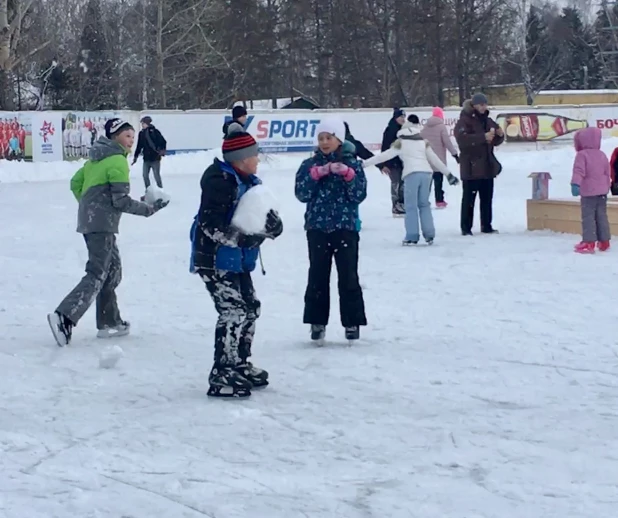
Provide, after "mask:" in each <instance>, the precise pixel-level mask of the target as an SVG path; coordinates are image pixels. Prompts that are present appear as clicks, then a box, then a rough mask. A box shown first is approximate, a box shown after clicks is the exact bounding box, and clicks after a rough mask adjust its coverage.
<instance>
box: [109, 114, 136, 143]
mask: <svg viewBox="0 0 618 518" xmlns="http://www.w3.org/2000/svg"><path fill="white" fill-rule="evenodd" d="M129 129H131V130H132V129H133V126H131V124H129V123H128V122H127V121H125V120H123V119H118V118H116V119H110V120H108V121H107V122H106V123H105V136H106V137H107V138H109V139H111V138H112V137H113V136H114V135H117V134H118V133H120V132H121V131H124V130H129Z"/></svg>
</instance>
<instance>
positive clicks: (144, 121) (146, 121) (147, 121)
mask: <svg viewBox="0 0 618 518" xmlns="http://www.w3.org/2000/svg"><path fill="white" fill-rule="evenodd" d="M140 122H141V123H142V124H152V117H150V116H149V115H146V117H142V120H141V121H140Z"/></svg>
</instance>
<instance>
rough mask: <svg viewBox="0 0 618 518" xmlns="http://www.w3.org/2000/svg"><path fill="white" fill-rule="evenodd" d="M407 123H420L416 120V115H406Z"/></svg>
mask: <svg viewBox="0 0 618 518" xmlns="http://www.w3.org/2000/svg"><path fill="white" fill-rule="evenodd" d="M408 122H409V123H410V124H420V123H421V121H420V120H419V119H418V115H414V114H413V113H411V114H410V115H408Z"/></svg>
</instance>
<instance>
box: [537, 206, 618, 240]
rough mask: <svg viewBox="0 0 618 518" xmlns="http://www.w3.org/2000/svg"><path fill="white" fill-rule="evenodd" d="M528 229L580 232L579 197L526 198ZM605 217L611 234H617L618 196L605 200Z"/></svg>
mask: <svg viewBox="0 0 618 518" xmlns="http://www.w3.org/2000/svg"><path fill="white" fill-rule="evenodd" d="M527 214H528V230H553V231H554V232H564V233H567V234H581V231H582V220H581V208H580V204H579V198H575V199H570V200H566V199H565V200H561V199H557V200H527ZM607 217H608V219H609V225H610V227H611V229H612V235H614V236H618V198H611V197H610V198H609V199H608V201H607Z"/></svg>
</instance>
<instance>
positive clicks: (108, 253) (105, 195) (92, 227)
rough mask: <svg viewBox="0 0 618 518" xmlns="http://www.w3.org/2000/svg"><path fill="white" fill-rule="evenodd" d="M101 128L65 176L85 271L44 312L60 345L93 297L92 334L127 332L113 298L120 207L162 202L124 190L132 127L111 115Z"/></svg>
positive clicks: (140, 211) (147, 210)
mask: <svg viewBox="0 0 618 518" xmlns="http://www.w3.org/2000/svg"><path fill="white" fill-rule="evenodd" d="M105 133H106V135H107V136H106V137H101V138H100V139H99V140H98V141H97V142H95V144H94V146H93V147H92V149H91V150H90V160H88V161H87V162H86V163H85V164H84V166H83V167H82V168H81V169H80V170H79V171H77V173H75V175H74V176H73V178H72V179H71V191H73V194H74V196H75V198H76V199H77V201H78V202H79V208H78V213H77V232H79V233H80V234H83V235H84V241H85V242H86V248H87V249H88V262H87V263H86V275H85V276H84V277H83V278H82V280H81V281H80V282H79V284H78V285H77V286H76V287H75V288H74V289H73V291H71V293H69V294H68V295H67V296H66V297H65V299H64V300H63V301H62V302H61V303H60V305H59V306H58V308H57V309H56V311H55V312H54V313H51V314H49V315H47V320H48V322H49V325H50V327H51V330H52V333H53V335H54V338H55V339H56V342H57V343H58V345H59V346H61V347H62V346H64V345H68V344H69V343H70V342H71V336H72V331H73V327H75V326H77V324H78V323H79V321H80V320H81V318H82V317H83V316H84V314H85V313H86V311H87V310H88V308H89V307H90V305H91V304H92V303H93V302H94V301H95V300H96V309H97V315H96V321H97V329H98V333H97V336H98V337H99V338H109V337H113V336H122V335H126V334H128V332H129V328H130V325H129V322H127V321H125V320H122V318H121V317H120V311H119V310H118V303H117V301H116V288H117V287H118V285H119V284H120V280H121V278H122V267H121V263H120V252H119V251H118V246H117V245H116V234H117V233H118V226H119V224H120V217H121V216H122V213H123V212H126V213H128V214H134V215H136V216H144V217H149V216H152V215H153V214H154V213H155V212H157V211H159V210H160V209H162V208H163V207H165V205H167V203H165V202H162V201H161V200H159V201H158V202H157V203H155V204H154V206H150V205H147V204H145V203H141V202H139V201H136V200H133V199H131V197H130V196H129V191H130V187H129V163H128V162H127V155H128V154H129V153H130V151H131V147H132V146H133V142H134V140H135V132H134V130H133V127H132V126H131V125H130V124H129V123H128V122H126V121H123V120H121V119H111V120H109V121H107V123H106V125H105Z"/></svg>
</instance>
